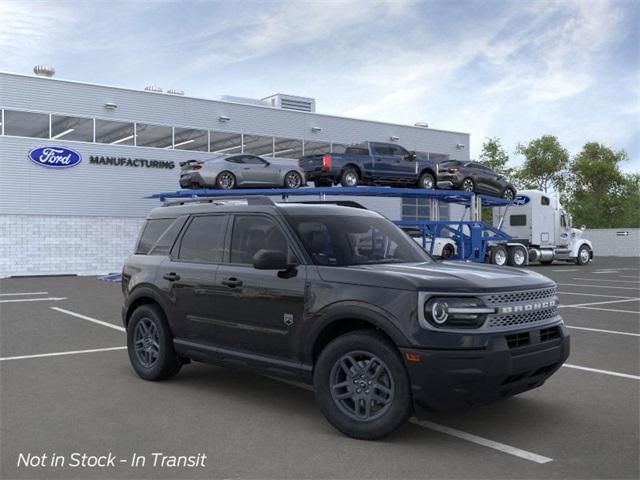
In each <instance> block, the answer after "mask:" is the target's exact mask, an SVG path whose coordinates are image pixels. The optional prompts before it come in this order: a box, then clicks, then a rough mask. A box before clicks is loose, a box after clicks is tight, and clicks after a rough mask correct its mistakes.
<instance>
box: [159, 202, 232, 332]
mask: <svg viewBox="0 0 640 480" xmlns="http://www.w3.org/2000/svg"><path fill="white" fill-rule="evenodd" d="M228 222H229V216H228V215H225V214H207V215H196V216H192V217H191V218H190V219H189V220H188V222H187V224H186V225H185V227H184V228H183V233H182V235H181V237H180V238H179V239H178V241H177V242H176V243H175V245H174V246H173V249H172V250H171V256H170V257H169V258H168V259H167V260H165V261H164V262H163V263H162V264H161V265H160V275H159V278H160V281H161V282H163V283H164V285H163V288H164V289H165V290H166V291H168V292H169V297H170V299H171V301H172V304H173V312H172V315H171V317H172V320H173V322H174V323H175V324H176V325H175V328H174V332H175V333H176V336H177V337H182V338H187V339H189V340H191V341H193V342H196V343H208V342H211V341H212V338H213V337H212V328H211V327H212V325H213V324H214V322H215V314H214V312H215V301H216V287H217V285H216V272H217V270H218V268H219V264H220V262H221V261H222V254H223V251H224V240H225V235H226V229H227V223H228Z"/></svg>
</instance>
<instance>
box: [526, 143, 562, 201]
mask: <svg viewBox="0 0 640 480" xmlns="http://www.w3.org/2000/svg"><path fill="white" fill-rule="evenodd" d="M516 153H518V154H521V155H523V156H524V158H525V160H524V164H523V165H522V168H520V169H519V170H518V172H517V175H516V177H517V183H518V185H519V186H520V187H525V188H536V189H538V190H543V191H545V192H548V191H549V189H551V188H554V189H555V190H556V191H562V190H564V188H565V184H566V169H567V165H568V164H569V152H568V151H567V150H566V149H565V148H563V147H562V145H560V142H559V141H558V139H557V138H556V137H554V136H553V135H543V136H542V137H540V138H535V139H533V140H530V141H529V143H527V144H519V145H518V146H517V148H516Z"/></svg>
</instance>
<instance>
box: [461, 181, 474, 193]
mask: <svg viewBox="0 0 640 480" xmlns="http://www.w3.org/2000/svg"><path fill="white" fill-rule="evenodd" d="M462 190H464V191H465V192H475V191H476V185H475V183H473V179H471V178H465V179H464V180H463V181H462Z"/></svg>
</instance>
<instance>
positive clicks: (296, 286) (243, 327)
mask: <svg viewBox="0 0 640 480" xmlns="http://www.w3.org/2000/svg"><path fill="white" fill-rule="evenodd" d="M230 228H231V236H230V240H229V251H228V252H227V254H226V258H225V263H223V264H222V265H221V266H220V268H219V269H218V274H217V279H216V332H215V338H214V340H215V342H216V343H217V344H218V345H219V346H221V347H227V348H229V349H230V350H236V351H246V352H252V353H253V354H258V355H262V356H265V358H266V357H271V358H288V357H290V356H291V352H292V348H291V338H292V336H293V332H294V331H295V329H296V328H298V325H299V324H301V323H302V322H301V320H302V315H303V311H304V295H305V284H306V267H305V266H304V265H300V266H298V267H297V268H295V270H293V271H292V272H290V273H291V274H289V275H285V274H283V273H282V272H278V271H276V270H257V269H255V268H254V267H253V264H252V262H253V256H254V255H255V254H256V253H257V252H258V251H259V250H261V249H267V250H281V251H283V252H286V253H287V255H288V257H289V259H290V262H291V263H299V262H298V260H297V259H298V258H299V257H298V255H297V254H296V253H295V251H294V248H293V246H292V244H293V242H292V239H291V237H290V236H289V234H288V233H287V231H286V230H285V229H284V228H283V225H281V224H280V223H279V221H278V220H277V219H276V218H275V217H271V216H268V215H260V214H236V215H234V219H233V223H232V226H231V227H230ZM229 356H230V358H232V357H233V354H230V355H229Z"/></svg>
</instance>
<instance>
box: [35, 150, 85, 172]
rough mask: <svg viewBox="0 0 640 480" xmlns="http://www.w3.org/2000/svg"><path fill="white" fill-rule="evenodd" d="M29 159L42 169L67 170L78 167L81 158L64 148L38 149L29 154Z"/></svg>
mask: <svg viewBox="0 0 640 480" xmlns="http://www.w3.org/2000/svg"><path fill="white" fill-rule="evenodd" d="M29 159H30V160H31V161H32V162H33V163H36V164H38V165H41V166H43V167H49V168H69V167H75V166H76V165H78V164H79V163H80V162H81V161H82V156H81V155H80V154H79V153H78V152H76V151H74V150H70V149H68V148H64V147H39V148H34V149H33V150H31V151H30V152H29Z"/></svg>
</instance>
